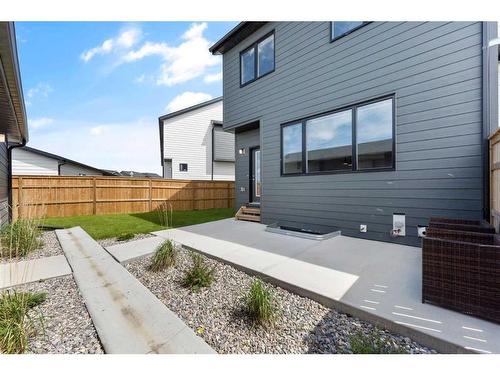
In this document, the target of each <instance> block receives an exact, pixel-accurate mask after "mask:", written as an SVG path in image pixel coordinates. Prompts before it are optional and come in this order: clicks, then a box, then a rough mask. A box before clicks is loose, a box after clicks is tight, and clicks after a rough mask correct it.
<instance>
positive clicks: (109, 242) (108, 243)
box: [97, 233, 154, 247]
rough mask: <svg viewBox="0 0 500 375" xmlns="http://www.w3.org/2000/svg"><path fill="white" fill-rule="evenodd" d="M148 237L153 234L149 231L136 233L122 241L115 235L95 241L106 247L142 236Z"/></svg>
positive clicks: (138, 238) (142, 237) (140, 238)
mask: <svg viewBox="0 0 500 375" xmlns="http://www.w3.org/2000/svg"><path fill="white" fill-rule="evenodd" d="M149 237H154V234H150V233H143V234H136V235H135V236H134V237H132V238H130V239H128V240H124V241H120V240H118V238H116V237H113V238H105V239H103V240H97V242H98V243H99V245H101V246H102V247H108V246H113V245H119V244H122V243H127V242H130V241H137V240H142V239H144V238H149Z"/></svg>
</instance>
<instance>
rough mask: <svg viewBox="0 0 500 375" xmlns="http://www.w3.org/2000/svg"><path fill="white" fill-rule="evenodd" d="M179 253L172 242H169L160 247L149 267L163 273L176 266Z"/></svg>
mask: <svg viewBox="0 0 500 375" xmlns="http://www.w3.org/2000/svg"><path fill="white" fill-rule="evenodd" d="M176 256H177V251H176V249H175V245H174V244H173V243H172V241H170V240H167V241H165V242H163V243H162V244H161V245H160V246H158V247H157V248H156V250H155V253H154V255H153V259H152V260H151V265H150V266H149V268H150V270H152V271H161V270H164V269H167V268H168V267H172V266H173V265H174V264H175V258H176Z"/></svg>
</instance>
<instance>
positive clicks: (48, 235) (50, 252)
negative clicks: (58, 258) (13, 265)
mask: <svg viewBox="0 0 500 375" xmlns="http://www.w3.org/2000/svg"><path fill="white" fill-rule="evenodd" d="M39 239H40V240H41V241H42V243H43V245H42V246H41V247H40V248H38V249H35V250H33V251H32V252H31V253H29V254H28V255H27V256H25V257H19V258H17V259H12V258H9V257H3V258H2V257H0V264H1V263H9V262H13V261H16V260H18V261H19V260H30V259H39V258H44V257H50V256H54V255H63V254H64V252H63V249H62V247H61V245H60V244H59V240H58V239H57V236H56V232H55V231H53V230H49V231H43V232H42V234H41V235H40V237H39Z"/></svg>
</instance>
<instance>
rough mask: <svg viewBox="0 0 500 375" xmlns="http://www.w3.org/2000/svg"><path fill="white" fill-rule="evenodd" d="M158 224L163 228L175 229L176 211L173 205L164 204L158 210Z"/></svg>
mask: <svg viewBox="0 0 500 375" xmlns="http://www.w3.org/2000/svg"><path fill="white" fill-rule="evenodd" d="M156 213H157V215H158V222H159V224H160V225H161V226H162V227H166V228H173V226H174V209H173V206H172V204H171V203H169V202H164V203H162V204H160V205H159V206H158V208H157V209H156Z"/></svg>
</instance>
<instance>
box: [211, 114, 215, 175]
mask: <svg viewBox="0 0 500 375" xmlns="http://www.w3.org/2000/svg"><path fill="white" fill-rule="evenodd" d="M214 128H215V124H214V123H213V122H212V168H211V170H212V181H213V180H214Z"/></svg>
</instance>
